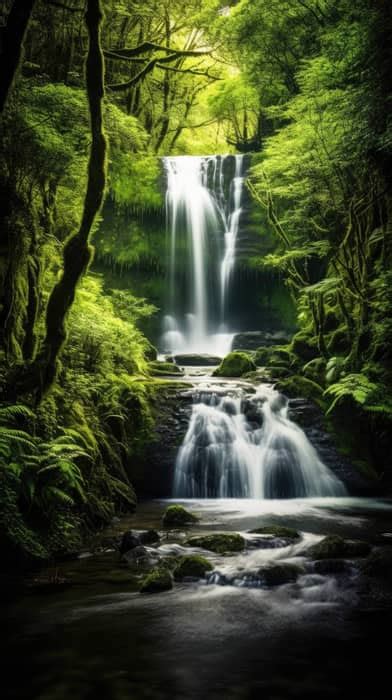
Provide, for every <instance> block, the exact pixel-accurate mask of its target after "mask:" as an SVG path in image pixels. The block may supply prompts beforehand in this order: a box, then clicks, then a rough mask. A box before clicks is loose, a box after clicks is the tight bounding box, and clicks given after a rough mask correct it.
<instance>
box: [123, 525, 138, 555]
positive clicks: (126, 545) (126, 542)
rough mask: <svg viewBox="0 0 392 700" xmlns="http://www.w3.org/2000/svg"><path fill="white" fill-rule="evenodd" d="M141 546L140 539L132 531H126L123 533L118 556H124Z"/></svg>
mask: <svg viewBox="0 0 392 700" xmlns="http://www.w3.org/2000/svg"><path fill="white" fill-rule="evenodd" d="M140 544H141V541H140V537H139V535H138V534H137V533H136V532H133V531H132V530H127V531H126V532H124V534H123V536H122V540H121V544H120V554H125V553H126V552H129V551H130V550H131V549H135V547H139V545H140Z"/></svg>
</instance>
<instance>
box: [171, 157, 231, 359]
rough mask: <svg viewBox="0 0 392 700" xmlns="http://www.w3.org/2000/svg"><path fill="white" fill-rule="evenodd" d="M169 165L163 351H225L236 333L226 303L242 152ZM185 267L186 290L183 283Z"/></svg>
mask: <svg viewBox="0 0 392 700" xmlns="http://www.w3.org/2000/svg"><path fill="white" fill-rule="evenodd" d="M230 158H234V160H235V167H234V174H230V171H232V168H228V169H227V170H228V174H226V167H225V164H226V163H229V159H230ZM164 164H165V168H166V173H167V193H166V220H167V229H168V233H169V236H170V244H169V257H170V260H169V276H170V281H169V300H168V313H167V314H166V315H165V317H164V329H163V330H164V332H163V336H162V350H163V351H164V352H170V353H173V354H176V353H179V352H181V353H214V354H216V355H225V354H226V353H227V352H228V351H229V350H230V347H231V341H232V336H233V334H232V333H229V332H228V329H227V319H226V311H227V308H226V307H227V298H228V293H229V288H230V281H231V278H232V273H233V269H234V266H235V258H236V241H237V234H238V230H239V222H240V215H241V195H242V190H243V181H244V177H243V156H242V155H238V156H205V157H199V156H176V157H167V158H165V159H164ZM229 165H230V163H229ZM181 267H182V276H183V277H185V287H186V290H185V293H183V290H182V288H180V287H179V286H178V278H179V268H181ZM209 272H210V274H209ZM218 285H219V286H218ZM183 296H185V300H184V299H183V298H182V297H183ZM180 297H181V298H180ZM217 299H219V300H220V301H219V306H220V308H219V309H218V313H217ZM184 303H185V306H187V308H184Z"/></svg>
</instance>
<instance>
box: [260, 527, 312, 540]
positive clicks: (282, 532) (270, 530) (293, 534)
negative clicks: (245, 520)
mask: <svg viewBox="0 0 392 700" xmlns="http://www.w3.org/2000/svg"><path fill="white" fill-rule="evenodd" d="M249 532H251V533H254V534H257V535H273V536H274V537H285V538H287V539H290V540H296V539H298V538H299V537H300V534H299V532H297V530H294V529H293V528H292V527H285V526H284V525H263V527H256V528H255V529H254V530H249Z"/></svg>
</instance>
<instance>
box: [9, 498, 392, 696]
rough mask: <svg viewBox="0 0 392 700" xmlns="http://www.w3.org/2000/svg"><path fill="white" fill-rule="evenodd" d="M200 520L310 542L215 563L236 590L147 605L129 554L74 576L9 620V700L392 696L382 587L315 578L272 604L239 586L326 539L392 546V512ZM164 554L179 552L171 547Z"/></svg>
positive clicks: (213, 505)
mask: <svg viewBox="0 0 392 700" xmlns="http://www.w3.org/2000/svg"><path fill="white" fill-rule="evenodd" d="M165 505H166V504H164V503H159V502H150V503H145V504H142V505H141V506H140V507H139V510H138V513H137V514H136V515H135V516H132V518H130V519H128V521H126V522H123V523H119V524H117V525H116V526H114V528H113V532H112V533H111V532H109V533H105V538H108V539H105V543H106V544H107V543H108V542H109V541H110V536H111V535H112V534H113V535H115V534H116V533H117V534H118V532H121V531H123V530H124V529H127V528H128V527H132V528H140V529H143V528H145V527H157V526H158V527H159V525H160V517H161V513H162V510H163V508H164V507H165ZM191 507H192V509H193V510H194V511H195V512H196V513H198V514H199V515H200V517H201V522H200V524H198V526H197V527H196V529H194V528H193V529H192V531H195V532H197V531H202V532H206V531H213V530H218V529H219V530H230V531H238V532H245V531H246V530H248V529H250V528H252V527H256V526H258V525H261V524H266V523H276V524H285V525H289V526H293V527H296V528H297V529H300V530H301V533H302V538H301V541H300V543H296V544H295V545H293V544H291V545H289V546H286V547H283V548H279V549H273V550H272V549H271V550H260V549H258V548H257V547H255V548H250V549H249V550H247V551H246V552H245V553H240V554H237V555H234V556H230V557H229V556H227V557H223V556H221V557H219V556H218V555H214V556H213V557H212V561H213V565H214V568H215V569H216V570H217V571H220V572H221V573H224V574H225V575H227V577H228V578H229V580H230V581H231V583H230V585H206V583H203V582H191V583H177V584H175V587H174V589H173V590H172V591H169V592H166V593H160V594H156V595H149V596H148V595H141V594H139V593H138V592H137V584H136V582H137V576H138V575H141V572H138V571H137V570H134V571H132V570H131V569H129V568H127V567H125V566H124V565H120V563H119V555H118V553H117V552H114V551H106V552H101V553H99V554H96V555H94V556H92V557H86V558H84V559H80V560H79V561H77V562H69V563H67V564H66V565H63V566H62V567H61V574H64V575H65V576H67V577H69V578H70V579H71V580H72V581H73V585H72V586H71V587H70V588H68V589H65V590H63V591H58V592H55V593H51V594H48V593H47V594H43V593H42V592H41V593H37V592H35V593H32V592H30V593H28V594H27V593H24V594H23V595H20V596H19V597H18V598H17V600H14V601H8V604H7V605H6V606H5V607H6V610H5V617H6V623H7V628H8V642H7V645H6V648H5V650H4V652H3V654H2V660H3V663H4V666H3V668H4V671H3V691H4V694H3V697H7V698H15V699H16V698H18V699H20V700H22V699H23V700H24V699H26V700H27V699H29V700H32V699H35V698H40V699H42V700H52V699H55V700H66V699H67V700H68V699H71V700H90V698H91V699H93V698H94V700H98V698H102V699H103V700H123V699H125V698H132V699H133V698H135V699H139V698H141V699H144V698H146V699H153V700H160V699H162V700H163V699H164V700H166V699H168V698H208V699H210V698H211V699H213V700H215V698H228V699H229V700H232V699H233V700H234V699H241V700H242V699H244V700H245V699H251V698H252V699H253V698H262V699H268V700H278V699H286V698H288V699H291V698H293V699H294V698H306V699H309V700H311V699H312V700H313V699H315V698H351V697H367V696H368V697H369V698H381V697H384V696H385V694H389V693H387V691H386V690H383V683H385V682H386V681H388V680H389V677H390V650H389V649H390V645H389V641H388V639H389V635H390V629H391V622H392V614H391V612H392V610H391V606H390V604H389V602H390V599H391V596H390V592H389V591H388V590H386V589H385V586H384V585H382V586H381V587H380V586H378V587H377V586H376V585H375V584H373V583H372V584H371V586H370V588H369V583H368V582H364V581H363V579H362V578H361V577H360V575H359V573H358V568H357V566H356V564H355V562H353V563H352V566H351V567H350V569H349V573H347V574H345V575H335V576H323V577H321V576H314V575H312V574H311V573H310V572H307V573H306V575H304V576H301V577H300V579H299V581H298V582H297V583H295V584H286V585H284V586H278V587H275V588H273V589H268V590H267V589H261V588H253V587H246V586H245V585H243V579H241V576H242V574H243V572H244V571H247V570H248V569H252V568H254V567H255V566H259V565H260V564H261V563H262V562H263V561H270V560H271V559H273V560H278V561H280V560H284V561H285V560H289V561H296V562H301V561H305V559H304V556H303V553H304V551H305V549H306V547H307V546H308V545H310V544H312V543H314V542H316V541H317V540H318V539H319V538H320V536H321V535H322V534H344V535H345V536H348V537H358V538H362V539H366V540H368V541H370V542H371V543H373V544H375V545H376V546H379V545H380V544H382V545H383V546H384V545H385V546H388V543H389V542H390V538H389V537H388V532H389V531H390V530H391V529H392V527H391V517H390V516H391V509H392V504H391V503H386V502H382V501H376V500H365V499H355V500H354V499H334V500H332V499H319V500H317V501H316V500H303V501H269V502H268V501H222V502H219V501H210V502H198V503H193V504H192V505H191ZM177 539H178V538H177ZM179 540H180V542H181V535H180V536H179ZM163 546H164V548H165V547H166V548H167V549H168V550H170V547H171V546H172V544H171V540H170V538H169V539H168V540H167V541H166V540H164V545H163ZM109 549H110V548H109ZM236 572H237V573H236ZM237 575H238V579H236V578H235V577H236V576H237ZM230 576H231V578H230ZM5 602H6V601H4V600H3V603H5Z"/></svg>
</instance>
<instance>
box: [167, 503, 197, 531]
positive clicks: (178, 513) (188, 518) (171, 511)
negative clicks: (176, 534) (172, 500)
mask: <svg viewBox="0 0 392 700" xmlns="http://www.w3.org/2000/svg"><path fill="white" fill-rule="evenodd" d="M197 521H198V518H197V517H196V515H193V513H190V511H189V510H187V509H186V508H184V507H183V506H180V505H173V506H168V507H167V508H166V510H165V512H164V514H163V517H162V522H163V524H164V526H165V527H178V526H179V525H191V524H192V523H196V522H197Z"/></svg>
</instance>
